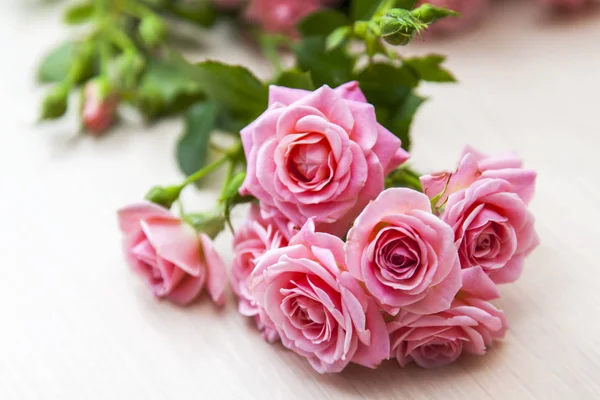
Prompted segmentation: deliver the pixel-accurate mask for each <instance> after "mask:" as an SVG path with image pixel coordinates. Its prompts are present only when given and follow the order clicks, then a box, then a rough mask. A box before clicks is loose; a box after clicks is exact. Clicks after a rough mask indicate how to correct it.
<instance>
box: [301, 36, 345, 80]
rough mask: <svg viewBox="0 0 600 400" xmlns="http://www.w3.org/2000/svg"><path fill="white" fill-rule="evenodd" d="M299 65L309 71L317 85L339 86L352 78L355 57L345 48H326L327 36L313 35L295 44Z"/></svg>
mask: <svg viewBox="0 0 600 400" xmlns="http://www.w3.org/2000/svg"><path fill="white" fill-rule="evenodd" d="M293 50H294V53H295V54H296V57H297V63H298V67H300V68H301V69H302V70H303V71H309V72H310V74H311V76H312V79H313V82H314V83H315V86H316V87H321V86H323V85H329V86H331V87H337V86H339V85H342V84H344V83H346V82H348V81H351V80H352V71H353V69H354V62H355V60H354V58H352V57H351V56H350V55H349V54H348V53H347V52H346V51H345V50H344V49H343V48H337V49H335V50H332V51H330V52H327V51H326V50H325V38H323V37H311V38H306V39H303V40H302V41H300V42H299V43H296V44H295V45H294V46H293Z"/></svg>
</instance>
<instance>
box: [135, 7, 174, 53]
mask: <svg viewBox="0 0 600 400" xmlns="http://www.w3.org/2000/svg"><path fill="white" fill-rule="evenodd" d="M138 32H139V34H140V37H141V38H142V40H143V41H144V43H145V44H146V45H147V46H149V47H156V46H158V45H159V44H161V43H162V42H163V40H164V39H165V36H166V35H167V25H166V24H165V23H164V22H163V20H162V19H161V18H160V17H158V16H156V15H154V14H151V15H148V16H146V17H144V18H143V19H142V22H141V23H140V26H139V28H138Z"/></svg>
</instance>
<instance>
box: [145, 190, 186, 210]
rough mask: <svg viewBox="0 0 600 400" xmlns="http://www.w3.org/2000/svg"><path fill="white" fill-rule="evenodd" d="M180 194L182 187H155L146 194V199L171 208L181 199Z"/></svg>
mask: <svg viewBox="0 0 600 400" xmlns="http://www.w3.org/2000/svg"><path fill="white" fill-rule="evenodd" d="M180 193H181V187H180V186H167V187H162V186H155V187H153V188H152V189H150V191H148V193H146V196H144V198H145V199H146V200H148V201H151V202H153V203H154V204H158V205H159V206H163V207H166V208H171V206H172V205H173V203H174V202H175V201H176V200H177V199H178V198H179V194H180Z"/></svg>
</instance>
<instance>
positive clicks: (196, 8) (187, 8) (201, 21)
mask: <svg viewBox="0 0 600 400" xmlns="http://www.w3.org/2000/svg"><path fill="white" fill-rule="evenodd" d="M170 3H171V4H169V5H168V7H169V10H170V11H171V12H172V13H173V14H175V15H177V16H178V17H181V18H184V19H187V20H188V21H191V22H195V23H196V24H198V25H202V26H212V25H213V24H214V23H215V21H216V20H217V17H218V13H217V10H216V9H215V7H214V5H213V2H212V1H179V2H175V1H171V2H170Z"/></svg>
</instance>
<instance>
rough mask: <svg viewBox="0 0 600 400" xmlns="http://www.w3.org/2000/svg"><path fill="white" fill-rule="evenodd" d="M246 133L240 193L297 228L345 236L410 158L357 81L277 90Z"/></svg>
mask: <svg viewBox="0 0 600 400" xmlns="http://www.w3.org/2000/svg"><path fill="white" fill-rule="evenodd" d="M241 135H242V142H243V144H244V150H245V152H246V159H247V160H248V169H247V176H246V180H245V181H244V184H243V186H242V189H241V192H242V193H243V194H251V195H253V196H255V197H257V198H258V199H259V200H260V202H261V210H262V213H263V216H264V217H265V218H267V219H276V220H283V221H291V222H292V223H293V224H294V225H296V226H302V225H304V223H305V222H306V220H307V219H309V218H313V217H314V218H315V223H316V225H317V229H318V230H320V231H325V232H329V233H332V234H335V235H338V236H342V235H344V234H345V233H346V231H347V229H348V228H349V227H350V225H351V224H352V221H353V220H354V218H355V217H356V216H357V215H358V214H359V213H360V212H361V211H362V209H363V208H364V207H365V205H366V204H367V203H368V202H369V201H370V200H372V199H374V198H375V197H377V195H378V194H379V193H380V192H381V191H382V190H383V188H384V176H385V174H387V173H388V172H390V171H391V170H392V169H394V168H395V167H397V166H398V165H400V164H402V163H403V162H404V161H406V159H407V158H408V153H406V152H405V151H404V150H403V149H402V148H401V147H400V144H401V143H400V139H398V138H397V137H395V136H394V135H393V134H392V133H391V132H389V131H388V130H387V129H385V128H384V127H383V126H381V125H379V124H378V123H377V120H376V118H375V109H374V108H373V106H372V105H371V104H368V103H366V99H365V97H364V95H363V93H362V92H361V90H360V89H359V88H358V84H357V83H356V82H350V83H347V84H345V85H342V86H340V87H338V88H337V89H331V88H329V87H328V86H323V87H322V88H320V89H318V90H316V91H315V92H308V91H305V90H298V89H289V88H284V87H278V86H271V87H270V90H269V108H268V109H267V111H265V112H264V113H263V114H262V115H261V116H260V117H259V118H258V119H257V120H256V121H254V122H253V123H252V124H250V125H249V126H248V127H246V128H244V129H243V130H242V132H241Z"/></svg>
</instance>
